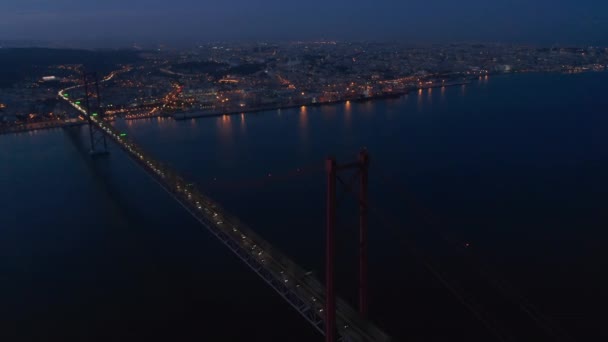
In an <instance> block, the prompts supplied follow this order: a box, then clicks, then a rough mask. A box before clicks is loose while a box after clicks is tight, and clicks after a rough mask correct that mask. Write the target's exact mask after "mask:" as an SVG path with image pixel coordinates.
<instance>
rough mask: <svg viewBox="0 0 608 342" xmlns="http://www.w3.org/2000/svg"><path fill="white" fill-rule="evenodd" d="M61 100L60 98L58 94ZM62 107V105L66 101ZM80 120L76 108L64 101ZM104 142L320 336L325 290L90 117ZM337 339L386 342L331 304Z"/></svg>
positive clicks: (341, 306)
mask: <svg viewBox="0 0 608 342" xmlns="http://www.w3.org/2000/svg"><path fill="white" fill-rule="evenodd" d="M60 95H61V94H60ZM66 101H67V100H66ZM68 102H69V103H70V104H71V105H72V106H74V107H75V108H76V109H78V110H80V111H81V112H83V114H85V115H86V111H85V110H84V109H82V108H81V107H80V106H78V105H76V104H74V103H72V102H70V101H68ZM91 119H92V123H93V124H94V125H96V126H97V127H99V128H100V129H101V130H102V131H103V132H104V133H105V134H106V135H107V136H108V137H109V138H110V139H112V140H113V141H114V142H115V143H116V144H117V145H118V146H120V147H121V148H122V149H123V150H124V151H125V152H126V153H127V154H128V155H129V157H130V158H131V159H132V160H133V161H135V162H136V163H137V164H138V165H140V166H141V167H142V169H143V170H144V171H145V172H146V173H147V174H148V175H150V176H151V177H152V178H153V179H154V180H155V181H156V182H157V183H158V184H159V185H160V186H161V187H162V188H163V189H165V190H166V191H167V192H168V193H169V194H170V195H171V196H172V197H173V198H174V199H175V200H176V201H178V202H179V203H180V204H181V205H182V206H183V207H184V208H185V209H186V210H188V212H190V214H192V216H194V217H195V218H196V219H197V220H198V221H199V222H200V223H201V224H202V225H203V226H204V227H205V228H207V229H208V230H209V231H210V232H211V233H212V234H213V235H215V236H216V237H217V238H218V239H219V240H220V241H221V242H222V243H223V244H224V245H226V246H227V247H228V248H229V249H230V250H231V251H233V252H234V254H236V255H237V256H238V257H239V258H240V259H241V260H242V261H243V262H245V264H247V265H248V266H249V267H250V268H251V269H252V270H253V271H254V272H255V273H257V274H258V275H259V276H260V277H261V278H262V279H263V280H264V281H265V282H266V283H268V285H270V286H271V287H272V288H273V289H274V290H275V291H276V292H277V293H278V294H279V295H280V296H281V297H283V298H284V299H285V300H286V301H287V302H288V303H289V304H291V306H293V307H294V308H295V309H296V310H297V311H298V312H299V313H300V314H301V315H302V316H303V317H304V318H305V319H306V320H308V321H309V322H310V323H311V324H312V325H313V326H314V327H315V328H316V329H317V330H318V331H319V332H321V333H322V334H323V333H324V313H323V310H324V302H325V300H324V297H325V289H324V287H323V285H321V283H320V282H319V281H318V280H317V279H315V278H314V277H312V276H311V275H310V274H307V273H306V272H305V271H304V270H303V269H302V268H301V267H300V266H298V265H297V264H296V263H295V262H293V261H292V260H290V259H289V258H287V257H286V256H285V255H283V254H282V253H281V252H279V251H278V250H276V249H275V248H274V247H273V246H271V245H270V244H269V243H268V242H266V241H265V240H264V239H262V238H261V237H260V236H258V235H257V234H256V233H255V232H253V231H252V230H251V229H250V228H248V227H247V226H246V225H244V224H243V223H242V222H240V221H239V220H238V219H237V218H236V217H234V216H232V215H230V214H228V212H227V211H226V210H224V209H223V208H221V207H220V206H219V205H218V204H217V203H215V202H214V201H212V200H211V199H210V198H208V197H206V196H205V195H203V194H202V193H201V192H199V191H198V189H196V188H195V187H194V186H192V184H190V183H188V182H187V181H186V180H184V179H183V178H182V177H180V176H179V175H178V174H177V172H175V171H173V170H172V169H170V168H169V167H168V166H167V165H164V164H162V163H160V162H158V161H156V160H154V159H153V158H151V157H150V156H148V155H147V154H146V153H144V151H142V149H140V148H139V147H138V146H137V145H136V144H134V143H133V142H132V141H130V140H129V139H127V138H126V137H124V136H121V135H120V133H119V132H118V131H117V130H116V129H115V128H114V127H113V126H112V125H110V124H109V123H107V122H105V121H103V120H102V119H99V118H97V117H91ZM336 316H337V326H338V334H339V336H340V339H341V340H342V341H353V342H354V341H390V340H391V339H390V338H389V337H388V336H387V335H386V334H384V333H383V332H382V331H381V330H380V329H378V328H377V327H376V326H374V325H373V324H372V323H370V322H369V321H367V320H364V319H363V318H362V317H361V316H360V315H359V313H358V312H357V311H356V310H354V309H353V308H352V307H351V306H350V305H348V304H347V303H346V302H344V301H343V300H341V299H338V301H337V313H336Z"/></svg>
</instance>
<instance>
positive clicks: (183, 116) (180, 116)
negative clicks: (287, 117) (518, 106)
mask: <svg viewBox="0 0 608 342" xmlns="http://www.w3.org/2000/svg"><path fill="white" fill-rule="evenodd" d="M472 82H473V80H472V79H467V80H466V81H459V82H449V83H447V84H437V85H431V86H422V87H411V88H408V89H406V90H404V91H400V92H395V93H389V94H381V95H376V96H370V97H363V98H352V99H340V100H334V101H326V102H310V103H301V104H293V105H284V106H268V107H261V108H251V109H244V110H231V111H226V112H211V113H201V112H195V111H188V112H182V113H174V114H170V115H166V116H165V117H172V118H173V119H174V120H176V121H181V120H188V119H201V118H208V117H218V116H224V115H238V114H249V113H259V112H266V111H274V110H281V109H292V108H300V107H321V106H326V105H329V106H331V105H336V104H341V103H346V102H349V101H350V102H353V103H362V102H371V101H377V100H386V99H399V98H401V97H403V96H404V95H408V94H409V93H410V92H412V91H417V90H418V89H431V88H433V89H434V88H443V87H445V88H447V87H454V86H459V85H466V84H471V83H472ZM158 116H162V115H156V116H148V117H139V118H131V119H129V120H138V119H149V118H154V117H158Z"/></svg>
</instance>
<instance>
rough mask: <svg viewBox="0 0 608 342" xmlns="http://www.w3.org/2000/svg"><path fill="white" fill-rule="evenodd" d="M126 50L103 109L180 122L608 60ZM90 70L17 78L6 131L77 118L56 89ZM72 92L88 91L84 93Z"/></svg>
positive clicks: (585, 68)
mask: <svg viewBox="0 0 608 342" xmlns="http://www.w3.org/2000/svg"><path fill="white" fill-rule="evenodd" d="M3 52H4V53H10V52H8V50H5V51H3ZM42 53H44V52H42ZM128 56H129V59H136V61H135V62H132V63H128V62H125V63H118V64H116V65H114V66H110V69H111V68H112V67H113V68H114V69H115V70H114V71H111V72H109V73H108V76H106V79H105V80H104V82H103V94H104V99H103V101H104V105H105V108H106V114H107V115H109V116H114V115H119V116H121V117H124V118H125V119H138V118H147V117H155V116H172V117H174V118H175V119H183V118H189V117H196V116H209V115H221V114H231V113H242V112H248V111H259V110H267V109H275V108H287V107H300V106H302V105H305V106H310V105H321V104H331V103H336V102H343V101H347V100H349V101H366V100H371V99H374V98H383V97H397V96H400V95H402V94H406V93H408V92H410V91H412V90H417V89H422V88H433V87H447V86H451V85H458V84H466V83H469V82H471V81H472V80H476V79H477V78H487V77H489V76H491V75H497V74H505V73H526V72H559V73H580V72H591V71H603V70H605V69H606V65H608V51H607V50H606V49H604V48H598V47H586V48H569V47H563V48H558V47H553V48H535V47H529V46H511V45H495V44H494V45H493V44H451V45H446V46H430V47H407V46H403V45H397V44H380V43H348V42H335V41H328V42H314V41H313V42H295V43H283V44H278V43H277V44H273V43H257V44H234V43H233V44H229V43H226V44H222V45H218V44H207V45H200V46H197V47H196V48H192V49H179V50H161V51H129V52H128ZM84 69H85V67H84V66H83V65H82V64H71V65H65V64H58V65H48V66H44V67H42V68H37V69H36V71H35V72H32V73H30V74H28V75H27V76H25V77H23V78H21V79H16V80H14V83H13V84H12V85H11V87H10V88H5V90H4V91H3V92H2V93H1V94H0V103H1V105H0V123H1V125H2V127H3V130H14V129H27V128H24V127H23V125H28V124H30V125H31V126H30V127H31V128H42V127H43V124H52V123H56V122H63V121H64V120H66V119H68V120H69V119H72V118H75V117H77V115H78V113H76V112H74V111H73V110H71V109H70V108H69V107H66V106H65V104H64V103H62V102H59V101H57V97H56V94H57V91H58V90H60V89H63V88H70V87H71V86H73V85H76V84H78V83H79V82H80V81H81V80H80V73H81V72H82V71H83V70H84ZM73 95H74V96H75V97H82V95H83V94H82V89H80V88H76V89H75V90H74V92H73ZM62 120H63V121H62ZM49 127H52V125H51V126H49Z"/></svg>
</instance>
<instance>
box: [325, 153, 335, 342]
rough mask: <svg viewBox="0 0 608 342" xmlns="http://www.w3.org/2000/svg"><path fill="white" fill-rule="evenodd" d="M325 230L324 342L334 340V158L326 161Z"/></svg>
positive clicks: (332, 341)
mask: <svg viewBox="0 0 608 342" xmlns="http://www.w3.org/2000/svg"><path fill="white" fill-rule="evenodd" d="M326 163H327V231H326V237H325V291H326V293H325V342H335V341H336V294H335V285H334V262H335V258H334V257H335V245H336V243H335V231H336V175H337V174H336V171H337V170H336V160H335V159H334V158H328V159H327V161H326Z"/></svg>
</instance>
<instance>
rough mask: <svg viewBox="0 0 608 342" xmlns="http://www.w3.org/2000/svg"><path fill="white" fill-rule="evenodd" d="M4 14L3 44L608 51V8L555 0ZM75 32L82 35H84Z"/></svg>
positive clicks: (100, 6)
mask: <svg viewBox="0 0 608 342" xmlns="http://www.w3.org/2000/svg"><path fill="white" fill-rule="evenodd" d="M3 7H4V9H3V11H2V14H0V32H1V34H0V40H5V41H6V40H31V41H49V42H63V43H70V44H72V45H75V46H86V47H110V46H121V45H127V44H129V45H130V44H133V43H138V44H159V43H164V44H173V45H176V46H180V45H190V44H195V43H199V42H208V41H218V40H228V41H236V40H238V41H255V40H314V39H338V40H377V41H382V40H392V41H401V42H404V43H412V44H420V43H449V42H459V41H478V42H504V43H522V44H536V45H579V46H589V45H607V44H608V38H606V37H605V35H604V34H603V33H604V32H606V31H608V17H607V16H606V15H603V14H602V13H608V4H606V3H599V2H597V1H591V0H582V1H577V2H568V3H560V4H555V2H552V1H546V0H540V1H534V2H529V1H520V0H516V1H493V2H491V3H486V2H483V1H480V0H469V1H466V2H458V3H454V2H452V1H447V0H434V1H431V2H428V1H427V2H425V3H424V4H423V3H417V2H408V1H390V0H386V1H381V2H373V3H372V2H364V1H359V0H357V1H342V0H339V1H331V2H323V1H319V0H311V1H306V2H297V3H294V2H289V3H286V2H284V1H276V0H268V1H263V2H261V1H244V0H231V1H224V2H222V3H212V2H209V1H192V0H176V1H172V2H167V1H141V0H133V1H129V3H128V4H125V3H124V2H121V1H114V0H112V1H104V2H103V3H98V2H93V1H72V0H57V1H54V2H52V3H47V2H41V1H36V0H19V1H15V0H10V1H7V2H5V4H4V5H3ZM74 27H78V28H79V29H77V30H74V29H73V28H74Z"/></svg>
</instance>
